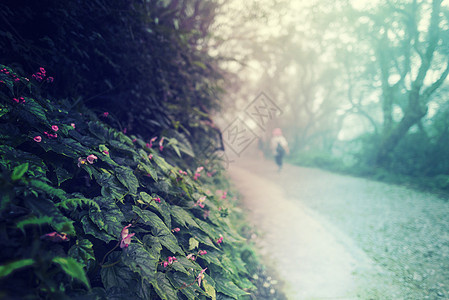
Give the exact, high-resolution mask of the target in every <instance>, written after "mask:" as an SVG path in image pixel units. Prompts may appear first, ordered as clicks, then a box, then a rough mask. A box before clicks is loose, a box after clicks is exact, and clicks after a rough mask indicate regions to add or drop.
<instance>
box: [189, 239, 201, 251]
mask: <svg viewBox="0 0 449 300" xmlns="http://www.w3.org/2000/svg"><path fill="white" fill-rule="evenodd" d="M199 245H200V242H198V240H197V239H195V238H193V237H191V238H190V239H189V250H190V251H192V250H194V249H197V248H198V246H199Z"/></svg>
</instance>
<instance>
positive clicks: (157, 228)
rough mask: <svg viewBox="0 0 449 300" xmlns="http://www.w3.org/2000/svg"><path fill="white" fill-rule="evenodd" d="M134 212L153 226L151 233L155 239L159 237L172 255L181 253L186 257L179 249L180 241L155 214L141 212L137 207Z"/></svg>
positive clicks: (145, 211) (134, 207)
mask: <svg viewBox="0 0 449 300" xmlns="http://www.w3.org/2000/svg"><path fill="white" fill-rule="evenodd" d="M133 211H134V212H135V213H136V214H137V215H138V216H139V217H140V218H142V220H143V221H144V222H145V223H146V224H148V225H150V226H151V231H152V233H153V235H154V236H155V237H157V238H158V239H159V241H160V243H161V244H162V245H163V246H164V247H166V248H167V249H168V250H170V251H171V252H172V253H179V254H181V255H184V251H182V249H181V247H179V244H178V240H177V239H176V237H175V236H174V235H173V234H172V233H171V231H170V230H169V229H168V228H167V226H166V225H165V223H164V222H163V221H162V220H161V219H160V218H159V217H158V216H157V215H156V214H155V213H153V212H151V211H147V210H141V209H140V208H139V207H137V206H133Z"/></svg>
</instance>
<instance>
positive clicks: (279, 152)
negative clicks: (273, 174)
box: [271, 128, 290, 172]
mask: <svg viewBox="0 0 449 300" xmlns="http://www.w3.org/2000/svg"><path fill="white" fill-rule="evenodd" d="M272 135H273V137H272V138H271V151H272V153H273V155H274V160H275V162H276V164H277V165H278V172H280V171H281V169H282V163H283V159H284V156H285V155H286V154H289V153H290V150H289V148H288V143H287V140H286V139H285V137H284V136H283V135H282V130H281V129H280V128H275V129H273V133H272Z"/></svg>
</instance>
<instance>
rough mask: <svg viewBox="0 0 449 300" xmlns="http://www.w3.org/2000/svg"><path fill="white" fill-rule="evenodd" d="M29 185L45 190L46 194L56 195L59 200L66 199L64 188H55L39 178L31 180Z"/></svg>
mask: <svg viewBox="0 0 449 300" xmlns="http://www.w3.org/2000/svg"><path fill="white" fill-rule="evenodd" d="M29 185H30V186H32V187H34V188H36V189H38V190H40V191H41V192H45V193H46V194H47V196H52V197H58V198H59V199H61V200H67V194H66V192H65V191H64V190H61V189H55V188H54V187H52V186H51V185H49V184H48V183H46V182H43V181H41V180H31V181H30V183H29Z"/></svg>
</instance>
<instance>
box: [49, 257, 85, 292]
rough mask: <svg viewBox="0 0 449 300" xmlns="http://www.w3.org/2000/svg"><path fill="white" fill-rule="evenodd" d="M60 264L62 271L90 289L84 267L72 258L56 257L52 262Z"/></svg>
mask: <svg viewBox="0 0 449 300" xmlns="http://www.w3.org/2000/svg"><path fill="white" fill-rule="evenodd" d="M52 261H53V262H54V263H56V264H58V265H59V266H60V267H61V268H62V270H63V271H64V272H65V273H66V274H67V275H69V276H70V277H72V278H75V279H78V280H79V281H81V282H82V283H84V285H85V286H86V287H87V288H89V289H90V284H89V280H88V279H87V276H86V273H85V272H84V269H83V265H81V264H80V263H79V262H77V261H76V260H75V259H73V258H71V257H54V258H53V260H52Z"/></svg>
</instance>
